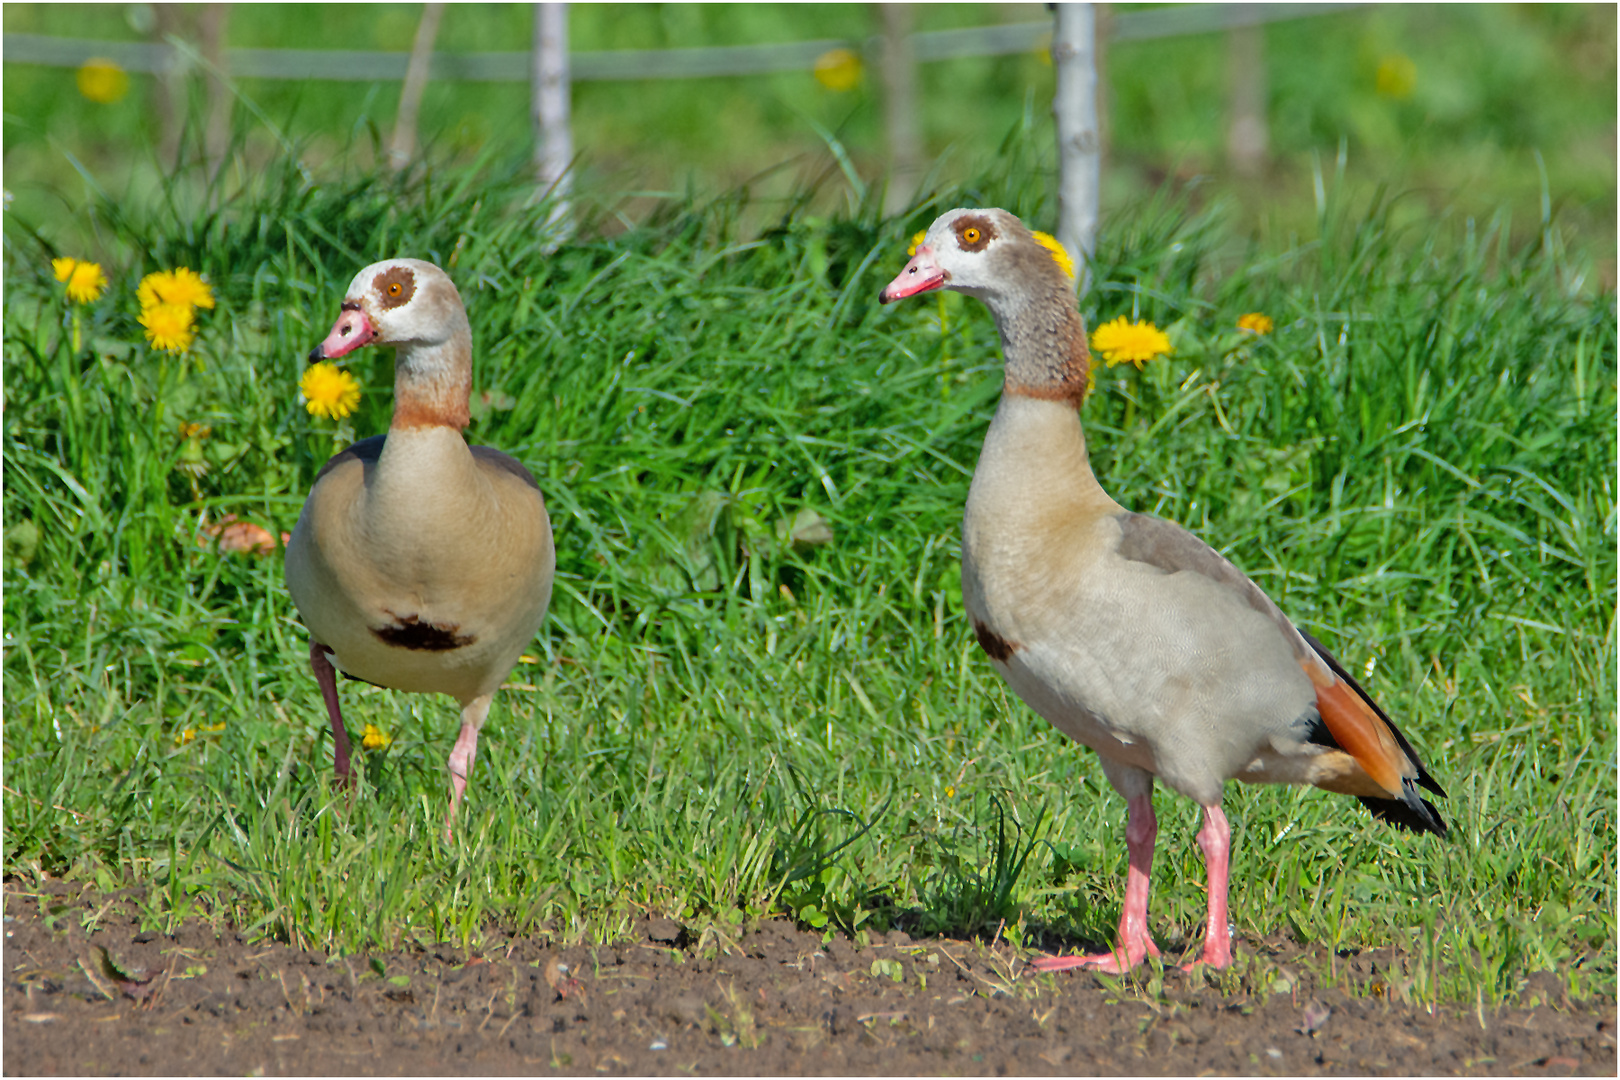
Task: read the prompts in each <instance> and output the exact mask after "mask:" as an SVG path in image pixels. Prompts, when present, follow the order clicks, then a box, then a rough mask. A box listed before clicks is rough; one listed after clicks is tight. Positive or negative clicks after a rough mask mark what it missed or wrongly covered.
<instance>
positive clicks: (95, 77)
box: [77, 56, 129, 105]
mask: <svg viewBox="0 0 1620 1080" xmlns="http://www.w3.org/2000/svg"><path fill="white" fill-rule="evenodd" d="M77 82H78V84H79V93H81V94H83V95H84V96H85V97H86V98H89V99H90V100H91V101H94V102H95V103H96V104H98V105H111V104H112V103H113V102H115V101H117V100H119V99H120V98H122V97H123V96H124V95H125V94H127V93H129V75H128V74H127V73H126V72H125V71H124V69H123V68H121V67H119V66H118V64H117V63H116V62H115V61H112V60H108V59H107V58H106V57H104V56H92V57H91V58H90V59H88V60H86V61H85V62H84V63H83V64H81V65H80V66H79V73H78V77H77Z"/></svg>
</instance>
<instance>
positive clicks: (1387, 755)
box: [1300, 662, 1406, 799]
mask: <svg viewBox="0 0 1620 1080" xmlns="http://www.w3.org/2000/svg"><path fill="white" fill-rule="evenodd" d="M1300 666H1301V667H1303V668H1304V669H1305V673H1306V674H1307V675H1309V676H1310V677H1311V682H1312V684H1314V685H1315V687H1316V709H1317V711H1318V712H1319V713H1321V714H1322V722H1323V723H1324V724H1326V725H1327V729H1328V733H1329V734H1330V735H1332V736H1333V741H1334V742H1336V743H1338V744H1339V748H1340V749H1342V750H1343V751H1344V752H1345V753H1347V754H1349V755H1350V756H1351V757H1353V758H1355V759H1356V764H1358V765H1360V766H1361V767H1362V769H1364V770H1366V773H1367V775H1368V776H1369V777H1371V778H1372V780H1373V782H1374V783H1376V784H1377V785H1378V786H1379V787H1381V788H1383V789H1384V790H1385V791H1387V792H1389V795H1390V797H1391V798H1396V799H1398V798H1400V797H1401V774H1402V772H1403V769H1402V768H1401V766H1402V765H1403V764H1405V760H1406V755H1405V754H1403V753H1401V748H1400V746H1399V745H1398V744H1397V743H1396V742H1395V736H1394V735H1392V734H1390V731H1389V726H1388V725H1387V724H1385V723H1384V722H1383V721H1382V720H1380V719H1379V718H1378V714H1377V713H1375V712H1373V710H1372V707H1371V706H1369V705H1368V704H1367V703H1366V702H1365V701H1363V700H1362V698H1361V695H1359V694H1357V693H1356V692H1355V691H1354V690H1353V689H1352V688H1351V687H1350V686H1348V685H1347V684H1345V683H1344V682H1341V681H1340V680H1339V679H1338V678H1336V677H1335V676H1333V675H1332V674H1331V673H1330V674H1328V675H1327V676H1326V679H1324V678H1323V673H1322V672H1321V671H1319V670H1312V669H1313V667H1314V666H1315V665H1312V664H1310V663H1309V662H1306V663H1302V664H1301V665H1300Z"/></svg>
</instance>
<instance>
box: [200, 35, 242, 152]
mask: <svg viewBox="0 0 1620 1080" xmlns="http://www.w3.org/2000/svg"><path fill="white" fill-rule="evenodd" d="M230 17H231V5H229V4H204V5H203V8H202V19H201V24H202V25H201V29H202V55H203V59H204V60H206V61H208V67H209V71H208V127H207V129H206V131H205V133H204V136H203V152H204V153H205V154H207V155H208V166H207V168H208V175H209V177H210V178H213V177H216V176H218V175H219V171H220V170H221V169H222V168H224V167H225V154H226V152H227V151H228V150H229V149H230V146H231V105H232V103H233V101H234V97H233V95H232V93H231V87H230V81H229V80H230V72H229V70H228V69H227V67H226V52H225V28H226V26H227V25H228V24H229V22H230Z"/></svg>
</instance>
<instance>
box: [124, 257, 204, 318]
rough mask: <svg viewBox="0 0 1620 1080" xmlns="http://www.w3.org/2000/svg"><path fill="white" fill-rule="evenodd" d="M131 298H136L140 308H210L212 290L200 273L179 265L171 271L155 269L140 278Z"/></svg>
mask: <svg viewBox="0 0 1620 1080" xmlns="http://www.w3.org/2000/svg"><path fill="white" fill-rule="evenodd" d="M135 299H136V300H138V301H140V305H141V307H142V308H143V309H144V308H149V307H156V306H157V305H159V304H179V305H181V306H183V307H188V308H212V307H213V306H214V290H213V289H212V288H210V287H209V285H208V282H206V281H204V280H203V279H202V275H200V274H198V273H197V272H196V271H194V270H191V269H188V268H187V267H184V266H181V267H176V268H175V269H173V270H158V271H155V272H153V273H150V274H147V275H146V276H145V277H143V278H141V284H140V287H139V288H137V289H136V290H135Z"/></svg>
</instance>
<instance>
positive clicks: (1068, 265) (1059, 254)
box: [1034, 232, 1074, 280]
mask: <svg viewBox="0 0 1620 1080" xmlns="http://www.w3.org/2000/svg"><path fill="white" fill-rule="evenodd" d="M1034 236H1035V242H1036V243H1037V244H1039V245H1041V247H1043V248H1045V249H1046V250H1047V251H1050V252H1051V253H1052V259H1053V261H1055V262H1056V263H1057V264H1058V267H1059V269H1061V270H1062V271H1063V272H1064V273H1065V274H1067V275H1068V276H1069V278H1070V280H1073V279H1074V259H1073V258H1072V257H1071V256H1070V255H1069V249H1068V248H1066V247H1064V246H1063V245H1062V244H1061V243H1059V242H1058V238H1057V237H1055V236H1053V235H1052V234H1051V233H1043V232H1038V233H1035V234H1034Z"/></svg>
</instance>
